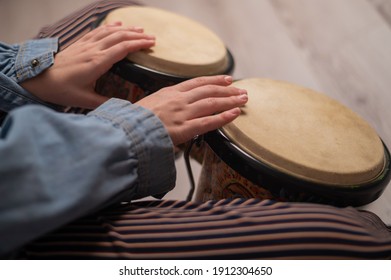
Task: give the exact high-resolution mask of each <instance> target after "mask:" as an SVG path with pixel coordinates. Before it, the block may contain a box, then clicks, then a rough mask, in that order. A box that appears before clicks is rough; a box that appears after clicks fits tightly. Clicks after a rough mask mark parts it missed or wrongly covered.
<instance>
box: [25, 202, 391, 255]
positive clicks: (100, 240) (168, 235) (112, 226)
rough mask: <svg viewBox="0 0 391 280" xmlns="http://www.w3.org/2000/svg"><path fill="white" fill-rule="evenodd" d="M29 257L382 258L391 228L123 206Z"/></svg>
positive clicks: (338, 218)
mask: <svg viewBox="0 0 391 280" xmlns="http://www.w3.org/2000/svg"><path fill="white" fill-rule="evenodd" d="M23 257H25V258H28V259H35V258H38V259H75V258H76V259H243V258H245V259H250V258H256V259H262V258H265V259H387V258H390V257H391V231H390V229H388V228H387V227H386V226H385V225H384V224H383V223H382V222H381V220H380V219H379V218H378V217H377V216H375V215H374V214H372V213H369V212H360V211H357V210H355V209H354V208H350V207H349V208H343V209H342V208H341V209H339V208H336V207H332V206H327V205H318V204H309V203H282V202H273V201H270V200H264V201H259V200H257V199H247V200H245V199H234V200H221V201H216V202H212V201H208V202H205V203H202V204H197V203H194V202H184V201H153V202H138V203H133V204H124V205H121V206H117V207H112V208H109V209H106V210H104V211H102V212H100V213H97V214H94V215H91V216H88V217H85V218H83V219H80V220H78V221H75V222H73V223H71V224H69V225H67V226H65V227H63V228H62V229H60V230H58V231H56V232H53V233H51V234H48V235H47V236H45V237H43V238H42V239H40V240H37V241H35V242H34V243H32V244H29V245H28V246H26V248H25V249H24V255H23Z"/></svg>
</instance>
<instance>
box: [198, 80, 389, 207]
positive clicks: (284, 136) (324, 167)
mask: <svg viewBox="0 0 391 280" xmlns="http://www.w3.org/2000/svg"><path fill="white" fill-rule="evenodd" d="M234 86H236V87H239V88H244V89H246V90H247V91H248V95H249V102H248V103H247V104H246V105H245V106H244V107H243V108H242V114H241V115H240V116H239V117H238V118H237V119H235V120H234V121H233V122H232V123H230V124H227V125H225V126H224V127H222V128H221V129H218V130H216V131H212V132H210V133H207V134H206V135H204V142H203V144H204V145H205V154H204V160H203V163H202V169H201V175H200V178H199V183H198V186H197V191H196V198H195V199H196V200H197V201H206V200H217V199H222V198H232V197H245V198H250V197H251V198H254V197H256V198H261V199H273V200H278V201H301V202H319V203H325V204H333V205H337V206H346V205H352V206H359V205H364V204H367V203H370V202H372V201H374V200H375V199H377V198H378V197H379V196H380V195H381V194H382V192H383V191H384V189H385V187H386V186H387V184H388V182H389V181H390V154H389V151H388V150H387V147H386V146H385V144H384V143H383V142H382V141H381V139H380V138H379V136H378V135H377V133H376V132H375V130H374V129H373V128H372V127H371V126H370V125H369V124H368V123H367V122H366V121H365V120H363V119H362V118H361V117H359V116H358V115H357V114H355V113H354V112H352V111H351V110H350V109H348V108H347V107H345V106H343V105H342V104H340V103H338V102H337V101H335V100H333V99H331V98H329V97H327V96H325V95H323V94H320V93H317V92H315V91H313V90H310V89H307V88H304V87H301V86H298V85H294V84H290V83H287V82H282V81H274V80H269V79H260V78H253V79H244V80H240V81H236V82H235V83H234Z"/></svg>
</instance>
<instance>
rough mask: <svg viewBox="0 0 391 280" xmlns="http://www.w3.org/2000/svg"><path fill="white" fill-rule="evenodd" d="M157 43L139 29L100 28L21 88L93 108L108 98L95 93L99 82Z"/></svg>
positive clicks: (55, 100) (57, 101)
mask: <svg viewBox="0 0 391 280" xmlns="http://www.w3.org/2000/svg"><path fill="white" fill-rule="evenodd" d="M154 44H155V38H154V37H153V36H149V35H146V34H144V33H143V31H142V29H140V28H128V27H123V26H121V23H114V24H111V25H105V26H101V27H98V28H97V29H94V30H93V31H91V32H89V33H87V34H86V35H85V36H84V37H82V38H81V39H79V40H78V41H77V42H75V43H74V44H72V45H71V46H69V47H68V48H66V49H65V50H63V51H61V52H59V53H58V54H56V56H55V62H54V65H53V66H52V67H50V68H48V69H47V70H46V71H44V72H43V73H41V74H40V75H38V76H36V77H34V78H32V79H29V80H27V81H25V82H23V83H21V86H22V87H24V88H25V89H26V90H28V91H29V92H31V93H32V94H34V95H36V96H37V97H39V98H40V99H42V100H44V101H47V102H51V103H54V104H58V105H63V106H73V107H82V108H88V109H94V108H96V107H97V106H99V105H100V104H102V103H103V102H105V101H106V100H107V99H108V98H107V97H104V96H102V95H99V94H97V93H96V92H95V90H94V87H95V83H96V81H97V80H98V79H99V78H100V77H101V76H102V75H103V74H104V73H106V72H107V71H108V70H109V69H110V68H111V67H112V65H113V64H114V63H116V62H118V61H120V60H121V59H123V58H125V57H126V55H127V54H128V53H130V52H135V51H138V50H140V49H146V48H150V47H152V46H153V45H154Z"/></svg>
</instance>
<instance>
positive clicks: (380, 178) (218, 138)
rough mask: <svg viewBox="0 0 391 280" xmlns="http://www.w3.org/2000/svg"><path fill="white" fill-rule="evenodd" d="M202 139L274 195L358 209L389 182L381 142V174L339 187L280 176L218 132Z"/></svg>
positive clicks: (390, 162) (388, 159)
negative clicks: (289, 193) (317, 198)
mask: <svg viewBox="0 0 391 280" xmlns="http://www.w3.org/2000/svg"><path fill="white" fill-rule="evenodd" d="M204 140H205V142H206V143H207V144H208V145H209V147H210V148H211V149H212V150H213V151H214V153H216V155H217V156H218V157H219V158H220V159H221V160H223V161H224V162H225V163H226V164H227V165H228V166H230V167H231V168H232V169H233V170H235V171H236V172H238V173H239V174H240V175H241V176H243V177H245V178H247V179H248V180H250V181H251V182H253V183H254V184H256V185H260V186H263V187H265V188H271V189H272V190H273V191H277V192H278V191H279V189H281V188H285V189H290V190H293V191H295V192H300V191H302V192H309V193H314V194H318V195H321V196H325V197H329V198H330V199H333V200H335V202H333V204H336V205H342V206H345V205H352V206H361V205H364V204H368V203H370V202H372V201H374V200H375V199H377V198H378V197H380V195H381V194H382V193H383V191H384V189H385V188H386V186H387V185H388V182H389V181H390V180H391V155H390V152H389V150H388V149H387V146H386V145H385V143H384V142H383V141H382V140H381V142H382V145H383V148H384V162H385V165H384V169H383V170H382V172H381V173H380V174H378V175H377V176H376V177H375V178H373V180H371V181H369V182H364V183H362V184H356V185H344V186H343V187H342V185H333V184H323V183H317V182H312V181H309V180H306V179H304V178H300V177H296V176H294V175H291V174H288V173H283V172H282V171H279V170H277V169H275V168H273V167H272V166H269V165H267V164H266V163H264V162H262V161H260V160H258V159H256V158H254V157H253V156H251V155H250V154H248V153H247V152H245V151H244V150H243V149H241V148H240V147H239V146H238V145H236V144H235V143H233V142H232V141H231V140H230V139H229V138H228V137H227V136H226V135H225V134H224V132H223V131H222V130H221V129H217V130H214V131H211V132H208V133H206V134H205V135H204ZM260 173H262V174H260ZM261 181H262V182H261Z"/></svg>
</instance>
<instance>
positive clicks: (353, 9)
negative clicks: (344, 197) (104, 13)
mask: <svg viewBox="0 0 391 280" xmlns="http://www.w3.org/2000/svg"><path fill="white" fill-rule="evenodd" d="M91 1H92V0H67V1H64V0H62V1H60V0H0V39H1V40H2V41H6V42H9V43H12V42H19V41H22V40H25V39H27V38H29V37H31V36H33V35H34V34H36V33H37V31H38V30H39V28H40V27H41V26H43V25H45V24H48V23H53V22H55V21H56V20H58V19H60V18H61V17H63V16H65V15H67V14H68V13H70V12H71V11H73V10H75V9H77V8H80V7H82V6H84V5H85V4H87V3H89V2H91ZM139 2H140V3H144V4H147V5H153V6H156V7H161V8H165V9H168V10H171V11H174V12H178V13H180V14H183V15H186V16H188V17H190V18H193V19H195V20H197V21H199V22H201V23H203V24H204V25H206V26H208V27H209V28H210V29H211V30H213V31H214V32H215V33H217V34H218V35H219V36H220V37H221V38H222V40H223V41H224V42H225V43H226V44H227V47H228V48H229V49H230V50H231V52H232V53H233V55H234V57H235V61H236V68H235V72H234V77H235V78H248V77H268V78H273V79H280V80H286V81H290V82H293V83H297V84H300V85H303V86H307V87H310V88H313V89H315V90H318V91H321V92H323V93H326V94H327V95H329V96H331V97H333V98H335V99H337V100H339V101H340V102H341V103H343V104H345V105H346V106H348V107H349V108H351V109H352V110H353V111H355V112H357V113H358V114H360V115H361V116H362V117H363V118H364V119H366V120H367V121H368V122H369V123H370V124H371V125H372V126H373V127H374V128H375V129H376V130H377V132H378V133H379V135H380V136H381V137H382V139H383V140H384V142H385V143H386V145H387V146H388V147H391V109H390V107H391V90H390V89H391V1H389V0H343V1H341V0H327V1H324V0H295V1H292V0H241V1H237V0H186V1H183V0H164V1H161V0H144V1H143V0H140V1H139ZM319 137H321V135H320V136H319ZM177 167H178V180H177V187H176V189H175V190H174V191H173V192H171V193H170V194H169V195H168V197H169V198H180V199H183V198H185V196H186V193H187V191H188V178H187V175H186V172H185V170H184V168H183V161H182V160H179V161H178V162H177ZM193 168H194V169H195V174H196V176H197V174H199V171H200V166H199V165H196V164H193ZM363 208H365V209H368V210H371V211H373V212H375V213H376V214H378V215H379V216H380V217H381V218H382V219H383V221H385V222H386V223H387V224H391V188H390V187H388V188H387V189H386V191H385V192H384V194H383V195H382V197H380V198H379V199H378V200H377V201H375V202H374V203H371V204H370V205H367V206H365V207H363Z"/></svg>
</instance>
